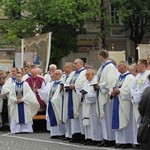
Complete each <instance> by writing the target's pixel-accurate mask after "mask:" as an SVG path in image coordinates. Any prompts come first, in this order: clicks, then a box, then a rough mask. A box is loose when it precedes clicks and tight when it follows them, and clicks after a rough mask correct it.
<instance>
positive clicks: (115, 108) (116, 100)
mask: <svg viewBox="0 0 150 150" xmlns="http://www.w3.org/2000/svg"><path fill="white" fill-rule="evenodd" d="M129 74H130V73H127V74H125V75H120V76H119V80H118V82H117V83H118V84H117V85H116V86H117V87H119V88H121V86H122V84H123V81H124V79H125V78H126V76H127V75H129ZM112 129H119V98H118V96H114V98H113V114H112Z"/></svg>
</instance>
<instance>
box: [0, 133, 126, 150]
mask: <svg viewBox="0 0 150 150" xmlns="http://www.w3.org/2000/svg"><path fill="white" fill-rule="evenodd" d="M49 137H50V135H49V133H33V134H10V133H9V132H0V150H115V148H100V147H96V146H84V145H81V144H72V143H69V142H68V141H62V140H58V139H50V138H49ZM117 150H119V149H117ZM128 150H129V149H128Z"/></svg>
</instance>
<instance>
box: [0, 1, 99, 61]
mask: <svg viewBox="0 0 150 150" xmlns="http://www.w3.org/2000/svg"><path fill="white" fill-rule="evenodd" d="M99 5H100V2H99V0H44V1H41V0H32V1H25V0H24V1H23V0H3V2H1V6H3V10H4V12H5V15H6V16H8V18H9V19H8V20H7V21H5V22H3V23H1V24H0V29H1V30H2V31H3V36H4V37H5V39H9V42H12V43H13V41H16V39H17V38H22V37H29V36H33V35H34V34H35V33H34V26H35V24H36V23H38V24H40V25H42V26H43V28H42V33H47V32H53V36H52V53H51V60H52V61H53V63H58V61H59V60H60V58H62V57H63V56H66V55H67V54H68V53H69V52H70V50H76V36H77V35H78V34H79V33H82V32H85V29H84V24H85V22H86V21H87V20H89V19H93V18H95V16H96V15H98V14H99V13H100V10H99ZM26 14H27V15H26ZM10 33H11V34H10ZM15 38H16V39H15Z"/></svg>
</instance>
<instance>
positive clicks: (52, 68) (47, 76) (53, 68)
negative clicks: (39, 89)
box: [44, 64, 57, 84]
mask: <svg viewBox="0 0 150 150" xmlns="http://www.w3.org/2000/svg"><path fill="white" fill-rule="evenodd" d="M56 69H57V66H56V65H55V64H51V65H49V72H48V73H47V74H45V75H44V80H45V82H46V84H48V83H49V82H51V81H53V80H52V75H53V73H54V72H55V71H56Z"/></svg>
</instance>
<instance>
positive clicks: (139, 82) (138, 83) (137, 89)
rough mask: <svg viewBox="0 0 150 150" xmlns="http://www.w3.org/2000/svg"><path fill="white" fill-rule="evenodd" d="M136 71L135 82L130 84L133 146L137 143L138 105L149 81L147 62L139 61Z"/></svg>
mask: <svg viewBox="0 0 150 150" xmlns="http://www.w3.org/2000/svg"><path fill="white" fill-rule="evenodd" d="M137 71H138V72H139V73H138V75H137V76H136V78H135V81H134V82H133V83H132V84H131V97H132V99H131V100H132V104H133V120H132V121H133V135H134V141H133V144H135V145H136V144H138V143H137V128H138V124H139V122H140V121H141V120H140V115H139V112H138V105H139V102H140V99H141V95H142V93H143V91H144V89H145V88H146V87H147V86H149V81H148V78H147V76H148V75H149V74H150V72H149V71H148V70H147V60H145V59H141V60H139V61H138V63H137Z"/></svg>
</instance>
